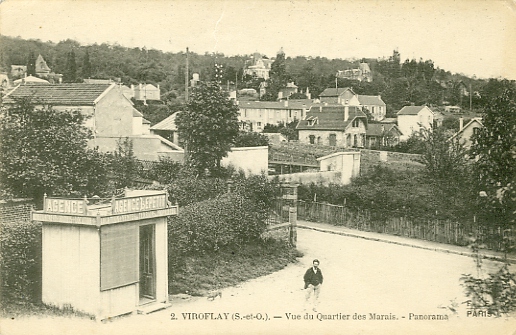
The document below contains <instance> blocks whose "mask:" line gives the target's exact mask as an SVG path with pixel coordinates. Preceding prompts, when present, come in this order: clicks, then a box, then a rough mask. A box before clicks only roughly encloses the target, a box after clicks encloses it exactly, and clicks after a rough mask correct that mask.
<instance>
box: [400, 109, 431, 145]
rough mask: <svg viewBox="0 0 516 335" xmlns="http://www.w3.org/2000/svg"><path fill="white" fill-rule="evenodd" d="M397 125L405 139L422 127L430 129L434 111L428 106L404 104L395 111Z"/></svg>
mask: <svg viewBox="0 0 516 335" xmlns="http://www.w3.org/2000/svg"><path fill="white" fill-rule="evenodd" d="M397 118H398V127H399V128H400V130H401V132H402V133H403V136H402V140H406V139H407V138H409V137H410V135H412V134H413V133H415V132H418V131H420V130H422V129H432V126H433V124H434V112H433V111H432V110H431V109H430V108H428V106H405V107H403V108H402V109H400V110H399V111H398V113H397Z"/></svg>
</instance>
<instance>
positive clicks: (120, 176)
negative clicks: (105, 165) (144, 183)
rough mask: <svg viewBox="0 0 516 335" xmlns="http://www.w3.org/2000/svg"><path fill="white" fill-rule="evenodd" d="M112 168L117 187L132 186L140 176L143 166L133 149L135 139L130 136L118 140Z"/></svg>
mask: <svg viewBox="0 0 516 335" xmlns="http://www.w3.org/2000/svg"><path fill="white" fill-rule="evenodd" d="M111 170H112V171H113V175H114V184H115V185H114V186H115V189H123V188H125V187H132V186H133V185H134V182H135V179H136V178H137V177H138V176H139V174H140V172H141V170H142V167H141V164H140V162H139V161H138V160H137V159H136V157H135V155H134V149H133V141H132V140H131V139H129V138H128V137H125V138H123V139H122V138H121V139H119V140H118V141H117V149H116V151H115V152H114V154H113V158H112V161H111Z"/></svg>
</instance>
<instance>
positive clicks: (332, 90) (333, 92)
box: [319, 87, 355, 97]
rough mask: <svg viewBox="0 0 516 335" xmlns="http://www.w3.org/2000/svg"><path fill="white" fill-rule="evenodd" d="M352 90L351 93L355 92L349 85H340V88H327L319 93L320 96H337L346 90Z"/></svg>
mask: <svg viewBox="0 0 516 335" xmlns="http://www.w3.org/2000/svg"><path fill="white" fill-rule="evenodd" d="M348 90H349V91H351V93H353V94H355V92H353V90H352V89H351V88H349V87H339V88H327V89H325V90H324V91H322V92H321V94H319V96H320V97H337V96H339V95H341V94H342V93H344V92H346V91H348Z"/></svg>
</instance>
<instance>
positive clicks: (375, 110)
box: [357, 95, 387, 121]
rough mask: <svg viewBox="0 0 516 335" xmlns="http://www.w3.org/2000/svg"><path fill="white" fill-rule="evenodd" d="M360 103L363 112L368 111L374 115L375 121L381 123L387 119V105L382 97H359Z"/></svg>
mask: <svg viewBox="0 0 516 335" xmlns="http://www.w3.org/2000/svg"><path fill="white" fill-rule="evenodd" d="M357 97H358V102H359V104H360V106H362V110H364V108H367V110H368V111H369V112H370V113H371V114H372V116H373V120H374V121H381V120H383V119H384V118H385V113H386V112H387V105H386V104H385V102H384V101H383V100H382V96H380V95H357Z"/></svg>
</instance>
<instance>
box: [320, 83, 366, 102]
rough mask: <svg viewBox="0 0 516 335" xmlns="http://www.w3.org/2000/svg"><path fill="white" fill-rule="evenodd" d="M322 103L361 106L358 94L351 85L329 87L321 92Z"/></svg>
mask: <svg viewBox="0 0 516 335" xmlns="http://www.w3.org/2000/svg"><path fill="white" fill-rule="evenodd" d="M319 100H320V101H321V103H328V104H340V105H344V106H359V105H360V101H358V97H357V94H356V93H355V92H353V90H352V89H351V88H349V87H344V88H340V87H339V88H327V89H325V90H324V91H322V93H321V94H319Z"/></svg>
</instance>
